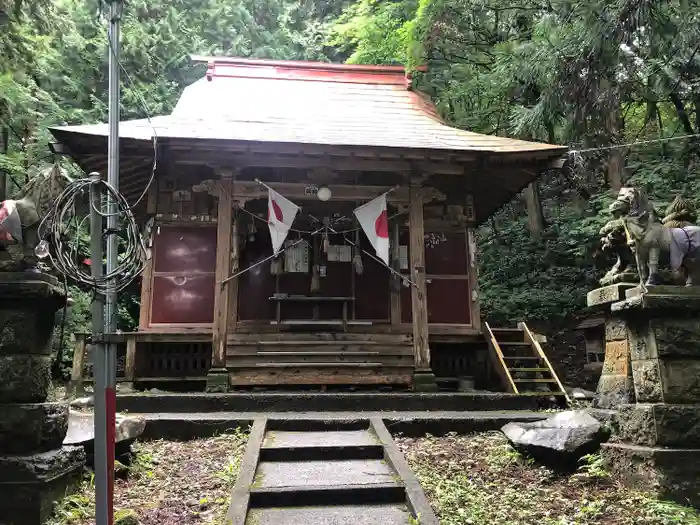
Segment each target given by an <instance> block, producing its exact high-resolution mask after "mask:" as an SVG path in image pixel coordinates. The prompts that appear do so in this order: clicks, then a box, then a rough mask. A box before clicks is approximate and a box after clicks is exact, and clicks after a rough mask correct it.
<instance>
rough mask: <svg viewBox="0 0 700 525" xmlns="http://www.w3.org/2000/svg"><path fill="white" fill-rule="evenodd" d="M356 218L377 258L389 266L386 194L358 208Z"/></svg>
mask: <svg viewBox="0 0 700 525" xmlns="http://www.w3.org/2000/svg"><path fill="white" fill-rule="evenodd" d="M355 217H357V221H358V222H359V223H360V226H362V229H363V230H364V232H365V235H367V238H368V239H369V242H371V243H372V246H373V247H374V251H375V252H377V257H379V258H380V259H381V260H382V261H384V264H386V265H387V266H388V265H389V218H388V217H387V213H386V193H385V194H383V195H380V196H379V197H377V198H376V199H373V200H371V201H370V202H368V203H367V204H364V205H362V206H360V207H359V208H357V209H356V210H355Z"/></svg>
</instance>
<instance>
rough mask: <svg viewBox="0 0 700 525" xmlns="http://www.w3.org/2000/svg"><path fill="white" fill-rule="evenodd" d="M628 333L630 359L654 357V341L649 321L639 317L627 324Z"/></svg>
mask: <svg viewBox="0 0 700 525" xmlns="http://www.w3.org/2000/svg"><path fill="white" fill-rule="evenodd" d="M627 327H628V334H629V348H630V359H631V360H632V361H641V360H643V359H656V358H657V357H658V356H657V354H656V342H655V340H654V335H653V333H652V332H651V331H650V326H649V322H648V321H646V320H644V319H640V320H636V321H634V322H630V323H628V325H627Z"/></svg>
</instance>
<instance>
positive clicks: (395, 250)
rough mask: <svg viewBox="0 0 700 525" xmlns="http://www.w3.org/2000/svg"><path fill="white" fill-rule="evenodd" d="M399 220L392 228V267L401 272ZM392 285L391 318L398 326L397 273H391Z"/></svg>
mask: <svg viewBox="0 0 700 525" xmlns="http://www.w3.org/2000/svg"><path fill="white" fill-rule="evenodd" d="M399 255H400V250H399V222H398V221H395V222H394V224H393V227H392V229H391V259H392V268H394V270H396V271H397V272H399V271H400V270H401V265H400V264H399ZM390 279H391V283H390V284H391V287H390V294H391V295H390V305H391V311H390V314H389V315H390V320H391V326H392V327H398V326H400V325H401V278H400V277H399V276H398V275H396V274H395V273H393V272H392V273H391V276H390Z"/></svg>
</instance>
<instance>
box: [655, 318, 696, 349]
mask: <svg viewBox="0 0 700 525" xmlns="http://www.w3.org/2000/svg"><path fill="white" fill-rule="evenodd" d="M650 325H651V326H650V329H651V333H652V334H653V336H654V339H655V346H654V350H655V351H656V354H657V355H658V357H694V358H697V359H700V321H698V319H697V318H691V319H653V320H651V321H650ZM654 357H655V356H654Z"/></svg>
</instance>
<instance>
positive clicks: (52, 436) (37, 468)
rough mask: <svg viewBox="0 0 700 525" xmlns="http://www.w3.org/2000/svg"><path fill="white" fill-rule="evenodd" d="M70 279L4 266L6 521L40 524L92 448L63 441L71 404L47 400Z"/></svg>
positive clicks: (0, 458) (1, 391)
mask: <svg viewBox="0 0 700 525" xmlns="http://www.w3.org/2000/svg"><path fill="white" fill-rule="evenodd" d="M65 300H66V297H65V295H64V293H63V290H62V287H60V286H59V285H58V283H57V282H56V281H55V280H54V279H53V278H51V277H49V276H46V275H42V274H30V273H27V274H24V273H0V487H1V488H0V493H2V497H0V523H2V524H3V525H25V524H26V525H34V524H36V525H39V524H40V523H43V522H44V521H46V519H47V518H48V517H49V516H50V514H51V510H52V506H53V503H54V502H55V501H56V500H58V499H60V498H62V497H63V496H64V494H65V493H66V490H67V489H68V488H69V487H70V486H71V485H73V484H74V483H75V482H76V481H78V480H79V478H80V474H81V472H82V467H83V465H84V463H85V454H84V452H83V450H82V448H79V447H77V448H76V447H63V446H62V445H63V439H64V438H65V436H66V432H67V430H68V405H67V404H65V403H47V402H46V398H47V395H48V391H49V386H50V384H51V342H52V339H53V331H54V315H55V313H56V311H57V310H58V309H59V308H61V307H62V306H63V305H64V304H65Z"/></svg>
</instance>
